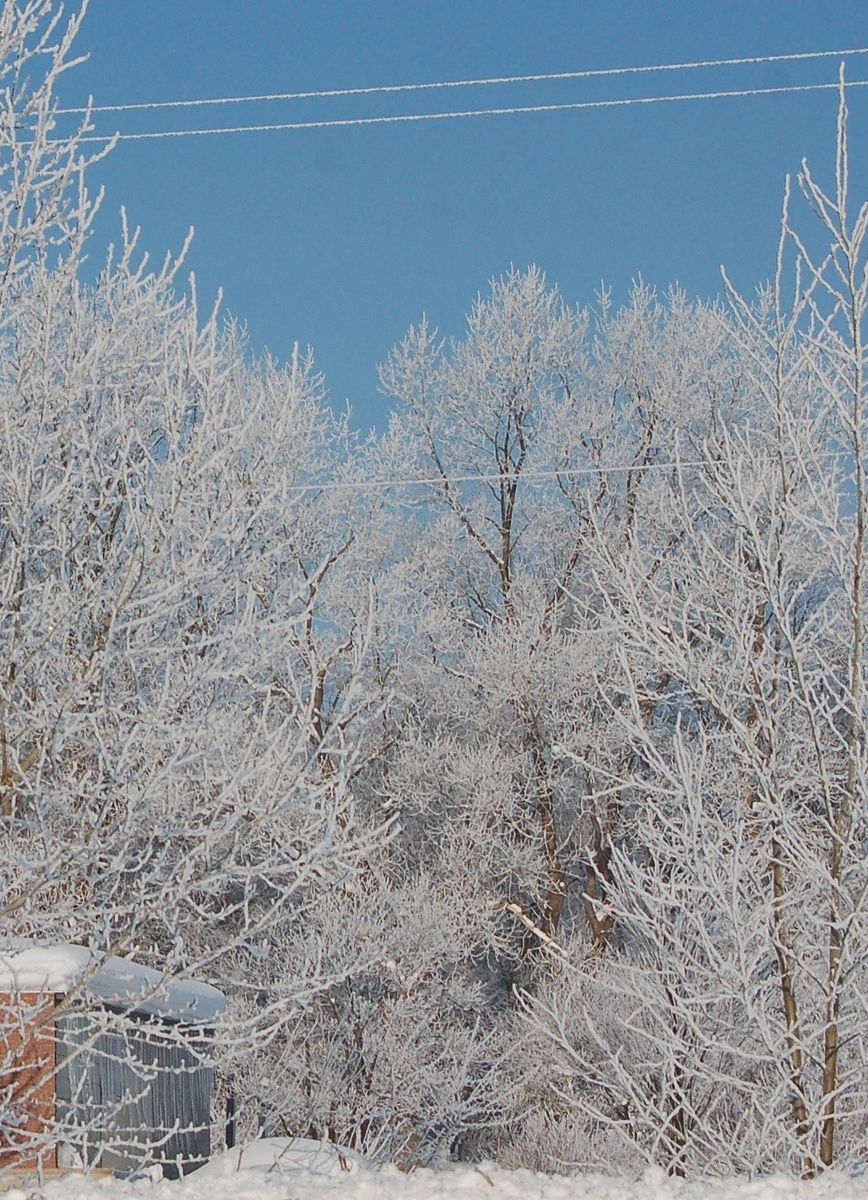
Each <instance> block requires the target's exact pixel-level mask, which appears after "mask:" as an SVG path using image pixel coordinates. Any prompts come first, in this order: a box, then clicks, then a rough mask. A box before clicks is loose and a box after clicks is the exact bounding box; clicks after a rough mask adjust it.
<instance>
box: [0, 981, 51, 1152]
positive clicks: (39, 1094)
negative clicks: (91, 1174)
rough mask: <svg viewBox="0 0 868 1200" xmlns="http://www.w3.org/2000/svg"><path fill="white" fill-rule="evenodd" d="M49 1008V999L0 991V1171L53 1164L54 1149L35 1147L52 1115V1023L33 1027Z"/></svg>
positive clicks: (35, 995)
mask: <svg viewBox="0 0 868 1200" xmlns="http://www.w3.org/2000/svg"><path fill="white" fill-rule="evenodd" d="M54 1007H55V998H54V996H53V995H45V994H39V993H36V992H16V993H10V992H0V1169H2V1168H4V1167H19V1166H21V1167H23V1166H28V1165H33V1164H35V1163H36V1162H37V1160H40V1161H41V1163H42V1166H43V1167H55V1166H56V1165H57V1155H56V1151H55V1149H54V1147H53V1146H52V1147H51V1148H50V1149H46V1148H45V1147H44V1143H43V1146H42V1148H40V1135H45V1134H46V1133H50V1131H51V1130H52V1127H53V1125H54V1121H55V1116H56V1103H55V1089H54V1083H55V1076H54V1067H55V1065H56V1061H57V1056H56V1046H55V1043H54V1022H53V1021H51V1020H49V1021H46V1022H45V1024H43V1025H40V1026H39V1028H38V1029H37V1028H35V1026H36V1024H37V1023H38V1021H39V1020H41V1019H42V1018H43V1017H44V1016H45V1014H46V1013H47V1012H51V1011H53V1010H54ZM10 1093H11V1094H10Z"/></svg>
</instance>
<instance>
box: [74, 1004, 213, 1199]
mask: <svg viewBox="0 0 868 1200" xmlns="http://www.w3.org/2000/svg"><path fill="white" fill-rule="evenodd" d="M57 1040H58V1048H57V1061H58V1063H59V1064H63V1065H61V1066H60V1070H59V1072H58V1075H57V1116H58V1121H59V1123H60V1125H61V1128H62V1130H63V1132H62V1134H61V1137H62V1139H63V1142H64V1143H65V1151H64V1153H63V1157H66V1158H71V1159H72V1160H74V1158H75V1157H76V1155H77V1156H78V1157H79V1158H80V1159H81V1161H82V1162H87V1163H88V1164H90V1165H92V1166H101V1167H110V1168H112V1169H114V1170H117V1171H133V1170H136V1169H138V1168H141V1167H144V1166H147V1165H149V1164H151V1163H160V1164H162V1166H163V1172H164V1174H165V1175H166V1176H168V1177H169V1178H176V1177H177V1176H178V1175H180V1174H187V1173H188V1172H189V1171H191V1170H194V1169H195V1168H196V1167H197V1166H201V1164H202V1163H203V1162H206V1161H207V1159H208V1158H209V1156H210V1153H211V1134H210V1104H211V1092H212V1089H213V1082H214V1079H213V1075H214V1073H213V1071H212V1070H211V1069H210V1068H209V1067H206V1066H202V1051H203V1049H204V1043H203V1042H202V1040H201V1037H200V1039H199V1041H198V1042H197V1041H196V1040H195V1039H194V1038H190V1037H188V1036H187V1035H186V1031H184V1030H183V1029H181V1028H180V1027H177V1026H171V1025H165V1024H161V1023H159V1022H157V1021H154V1020H152V1019H147V1018H141V1019H139V1018H137V1017H134V1016H133V1017H131V1016H129V1015H125V1014H124V1015H122V1014H115V1013H112V1012H110V1011H109V1010H103V1011H101V1012H72V1013H67V1014H64V1015H62V1016H60V1017H59V1018H58V1020H57ZM67 1058H68V1059H69V1061H68V1062H66V1061H65V1060H66V1059H67ZM69 1165H72V1163H71V1162H70V1164H69Z"/></svg>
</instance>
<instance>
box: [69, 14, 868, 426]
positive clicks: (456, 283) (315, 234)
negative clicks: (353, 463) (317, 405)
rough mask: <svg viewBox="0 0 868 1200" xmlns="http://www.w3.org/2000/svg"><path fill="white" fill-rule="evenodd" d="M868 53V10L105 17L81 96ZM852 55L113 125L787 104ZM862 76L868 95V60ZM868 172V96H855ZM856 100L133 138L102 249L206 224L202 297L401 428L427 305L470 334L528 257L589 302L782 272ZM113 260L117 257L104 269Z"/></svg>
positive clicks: (854, 74) (804, 99) (360, 409)
mask: <svg viewBox="0 0 868 1200" xmlns="http://www.w3.org/2000/svg"><path fill="white" fill-rule="evenodd" d="M865 44H868V9H866V3H865V0H837V2H836V3H834V4H831V3H821V2H819V0H750V2H748V0H728V2H727V3H725V4H724V3H720V0H714V2H712V0H655V2H653V3H652V2H650V0H632V2H628V0H497V2H496V3H495V2H494V0H292V2H290V0H183V3H181V2H180V0H148V2H147V3H131V2H129V0H92V4H91V8H90V12H89V15H88V17H87V20H86V23H85V27H84V30H83V33H82V38H81V41H80V43H79V49H80V50H81V51H85V52H88V53H89V55H90V58H89V61H88V62H87V63H86V64H85V65H84V66H83V67H80V68H78V70H77V71H76V72H75V73H74V74H72V75H70V76H68V77H67V79H66V81H65V83H64V89H63V93H62V98H63V100H64V102H66V103H75V102H77V101H79V100H80V99H81V98H82V97H84V96H86V95H87V94H88V93H89V92H90V93H92V94H93V96H94V98H95V102H96V103H98V104H99V103H102V104H108V103H119V102H132V101H143V100H158V99H167V98H190V97H199V96H220V95H227V94H238V93H251V92H268V91H287V90H308V89H311V90H314V89H324V88H332V87H338V88H340V87H354V86H365V85H373V84H388V83H401V82H415V81H423V80H437V79H461V78H467V77H480V76H489V75H504V74H507V75H513V74H520V73H521V74H524V73H537V72H550V71H569V70H580V69H583V68H593V67H612V66H621V65H627V64H643V63H649V64H650V63H662V62H674V61H678V60H684V59H698V58H701V59H705V58H719V57H735V56H742V55H753V54H777V53H786V52H792V51H801V50H814V49H833V48H842V47H848V46H860V45H865ZM836 71H837V64H836V63H835V62H833V61H831V60H826V61H821V62H818V63H806V64H781V65H774V66H772V65H766V66H755V67H737V68H725V69H717V70H714V71H704V72H684V73H668V74H665V75H663V76H644V77H639V78H634V79H614V80H603V81H600V80H592V81H584V82H581V81H579V82H561V83H549V84H523V85H511V86H506V87H498V88H473V89H468V90H467V91H455V92H450V93H444V92H440V93H428V94H425V93H420V94H416V95H410V96H406V95H405V96H393V97H390V98H389V97H387V98H383V97H363V98H345V99H327V100H322V99H321V100H317V101H304V102H296V103H294V104H291V105H290V104H252V105H241V106H238V107H237V108H230V107H221V108H217V109H213V110H208V109H198V110H196V109H189V110H183V109H182V110H176V111H169V112H166V113H158V114H153V113H150V114H147V113H146V114H124V115H117V116H114V115H113V116H110V117H107V118H104V119H102V120H101V122H100V125H99V126H98V127H99V129H100V130H103V129H106V130H107V131H111V130H112V129H114V128H123V129H127V130H138V129H156V128H166V129H168V128H174V127H177V126H179V125H180V124H187V125H202V124H212V125H224V124H236V123H257V122H263V121H280V120H295V119H308V118H311V119H313V118H318V117H335V116H364V115H374V114H380V113H387V112H410V111H425V110H428V111H436V110H438V109H442V108H444V107H447V106H453V107H455V108H469V107H488V106H492V105H498V106H500V105H504V104H528V103H531V104H532V103H547V102H554V103H557V102H567V101H571V100H580V99H585V98H588V99H593V98H597V97H616V96H628V95H636V96H638V95H653V94H657V93H662V92H677V91H704V90H712V89H718V88H726V89H729V88H739V87H764V86H775V85H779V84H787V83H796V82H818V81H826V80H832V79H834V78H835V75H836ZM849 74H850V76H851V78H853V79H856V78H863V79H868V55H866V56H862V57H859V58H854V59H852V61H851V64H850V67H849ZM851 110H852V113H853V145H854V148H855V154H856V167H857V171H856V179H857V184H858V185H860V193H861V194H860V196H859V198H860V199H861V198H862V196H864V195H866V194H868V187H866V183H868V170H865V169H864V168H865V153H864V149H863V148H864V146H865V145H866V134H868V88H865V89H863V90H861V91H860V90H857V91H854V92H853V93H852V95H851ZM834 114H835V99H834V97H833V95H832V94H831V93H827V94H823V93H808V94H806V95H788V96H779V97H761V98H755V99H738V100H734V99H729V100H719V101H712V102H701V103H693V104H680V105H652V106H647V107H634V108H629V109H620V110H619V109H608V110H600V111H589V112H566V113H553V114H541V115H522V116H507V117H497V118H484V119H473V120H463V121H446V122H431V123H419V124H408V125H398V126H396V125H385V126H373V127H367V128H355V129H353V128H350V129H328V130H310V131H300V132H283V133H259V134H244V135H234V136H229V137H219V138H187V139H179V140H165V141H155V142H143V143H141V142H140V143H137V142H132V143H127V144H125V145H121V146H120V147H119V148H118V149H117V150H115V152H114V154H113V155H112V156H111V157H110V159H109V160H107V161H106V163H104V164H103V165H101V166H100V167H99V168H98V169H97V170H96V172H95V175H96V178H97V179H98V180H99V181H100V182H102V183H104V184H105V186H106V189H107V199H106V208H105V210H104V212H103V214H102V216H101V218H100V222H99V224H98V227H97V231H96V245H97V246H98V247H101V246H102V245H104V244H105V243H106V242H107V241H109V240H110V239H111V238H112V237H114V236H115V234H116V231H117V225H118V222H117V213H118V210H119V208H120V206H121V205H126V206H127V208H128V211H129V213H130V216H131V219H132V220H133V221H134V222H136V223H138V224H140V225H142V227H143V235H144V244H145V246H146V247H147V248H148V249H150V250H152V251H153V252H154V253H157V254H158V255H160V256H161V255H162V253H163V252H164V251H165V250H166V249H167V248H169V247H177V246H178V245H179V244H180V242H181V241H182V239H183V236H184V233H185V231H186V229H187V227H188V226H190V225H193V226H195V228H196V240H195V243H194V249H193V252H192V256H191V259H190V264H191V266H192V267H193V268H194V269H195V271H196V274H197V277H198V280H199V285H200V291H201V294H202V296H203V299H208V298H210V297H211V296H212V295H213V293H214V292H215V291H216V289H217V287H218V286H220V285H222V287H223V289H224V293H225V298H226V299H225V305H226V309H227V311H229V312H231V313H232V314H233V315H234V316H236V317H238V318H239V319H240V320H242V321H243V322H244V323H245V324H246V325H247V327H248V330H249V334H250V339H251V343H252V345H253V347H254V349H256V350H262V349H265V348H268V349H269V350H271V351H272V352H273V353H275V354H276V355H277V356H278V357H280V358H286V357H288V356H289V354H290V353H291V348H292V344H293V342H294V341H296V340H298V341H300V342H301V343H302V344H303V345H305V344H308V343H309V344H311V345H312V346H313V348H314V351H315V355H316V358H317V361H318V364H319V366H320V368H321V369H322V370H323V371H324V372H325V375H326V378H327V381H328V384H329V387H330V390H331V394H332V399H333V401H334V402H335V403H336V404H337V405H338V406H339V407H340V406H342V405H343V404H344V402H345V401H346V400H347V399H349V401H350V403H351V405H352V408H353V411H354V413H355V417H356V420H357V422H358V423H359V424H360V425H362V426H367V425H370V424H375V425H379V426H382V424H383V422H384V418H385V414H386V411H387V406H386V401H385V400H384V398H382V397H381V396H379V395H378V392H377V377H376V364H377V362H378V361H381V360H382V359H383V358H384V357H385V355H386V354H387V353H388V351H389V348H390V347H391V345H392V344H393V343H394V342H395V341H396V340H398V339H399V338H400V337H401V336H402V335H403V333H404V332H405V330H406V328H407V326H408V325H409V324H410V323H411V322H413V321H416V320H417V319H418V317H419V316H420V314H421V313H422V312H423V311H424V312H427V313H428V315H429V317H430V319H431V320H432V321H433V322H434V323H435V324H437V325H438V326H439V327H440V328H441V329H442V330H443V331H444V332H446V333H450V334H451V333H460V331H461V329H462V326H463V320H464V315H465V313H466V311H467V309H468V307H469V305H470V303H471V301H472V299H473V297H474V296H475V295H476V294H477V293H478V292H479V291H480V290H484V289H485V287H486V284H487V281H488V279H489V278H490V277H491V276H492V275H494V274H499V273H501V272H502V271H503V270H505V269H506V268H507V267H508V266H509V264H510V263H514V264H516V265H517V266H520V267H524V266H526V265H527V264H529V263H531V262H536V263H538V264H539V265H540V266H541V267H543V268H544V269H545V271H546V272H547V274H548V277H549V280H550V281H552V282H556V283H557V284H558V285H559V286H560V288H561V290H562V292H563V293H564V295H565V296H566V297H567V298H568V299H569V300H570V301H579V302H582V303H590V302H592V301H593V297H594V293H595V290H596V289H597V288H598V286H599V284H600V281H601V280H605V281H606V282H607V283H608V284H610V285H611V286H612V287H613V289H614V294H615V297H616V299H622V298H624V296H625V295H626V292H627V289H628V287H629V284H630V280H631V279H632V278H634V277H635V276H637V275H639V274H641V275H642V276H643V277H644V278H645V279H646V280H648V281H650V282H652V283H654V284H655V285H658V286H660V287H665V286H666V285H667V284H668V283H670V282H674V281H677V282H679V283H681V284H682V285H683V286H684V287H686V288H687V290H688V291H689V292H690V293H691V294H693V295H702V296H712V295H716V294H718V292H719V286H720V285H719V265H720V263H721V262H724V263H726V264H727V266H728V268H729V269H730V271H731V274H732V275H733V276H734V278H735V280H736V281H737V282H738V283H739V285H740V286H742V287H743V288H746V289H749V288H751V287H752V286H753V285H754V284H755V283H757V282H758V281H760V280H762V279H764V278H767V277H768V275H769V273H770V270H771V266H772V262H773V253H774V244H775V237H776V225H777V220H778V213H779V207H780V195H781V186H782V182H783V178H784V175H785V173H786V172H787V171H788V170H789V171H792V170H795V169H797V168H798V164H799V160H800V157H801V156H802V155H803V154H806V155H807V156H808V157H809V158H810V160H811V161H812V164H813V165H814V166H815V167H816V168H818V169H819V170H820V173H821V175H822V176H823V177H824V178H826V179H828V178H829V173H830V169H831V166H832V154H833V135H834ZM96 252H97V250H96V247H95V253H96Z"/></svg>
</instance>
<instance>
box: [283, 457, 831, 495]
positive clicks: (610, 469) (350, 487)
mask: <svg viewBox="0 0 868 1200" xmlns="http://www.w3.org/2000/svg"><path fill="white" fill-rule="evenodd" d="M817 457H818V458H822V459H827V458H848V457H852V454H851V451H849V450H825V451H820V452H819V454H818V455H817ZM790 460H791V461H794V462H795V461H798V459H797V457H796V456H795V455H791V456H790ZM731 462H732V459H731V458H704V459H695V460H692V461H691V460H685V459H681V458H676V459H670V460H668V461H666V462H661V461H655V462H651V463H644V464H641V463H613V464H610V465H608V466H598V467H590V466H589V467H560V468H544V469H540V470H533V469H531V470H527V469H525V470H522V471H521V472H519V473H518V475H516V473H515V472H508V471H495V472H491V473H485V472H481V473H479V474H475V473H467V474H462V475H448V474H446V475H425V476H420V475H408V476H405V477H403V478H400V477H399V478H393V479H344V480H340V479H338V480H334V479H331V480H325V481H323V482H322V483H299V484H290V485H289V486H288V487H287V488H286V491H287V492H290V493H293V494H295V493H306V492H340V491H350V492H352V491H355V492H370V491H381V490H385V491H388V490H389V489H390V488H404V487H441V488H442V487H443V486H444V485H445V486H451V485H453V484H456V485H457V484H463V483H503V482H507V481H513V482H515V481H516V480H517V479H519V478H520V479H523V480H526V481H529V482H533V481H534V480H538V479H560V478H563V477H568V478H571V479H572V478H580V477H584V476H587V475H594V476H598V475H618V474H623V475H626V474H629V473H630V472H631V471H639V472H643V473H644V472H645V471H654V470H673V469H676V468H679V469H693V468H699V467H714V466H717V467H720V466H726V465H727V464H729V463H731Z"/></svg>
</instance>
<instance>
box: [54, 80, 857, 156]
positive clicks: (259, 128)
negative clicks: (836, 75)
mask: <svg viewBox="0 0 868 1200" xmlns="http://www.w3.org/2000/svg"><path fill="white" fill-rule="evenodd" d="M846 86H847V88H848V89H850V88H861V87H868V79H856V80H850V81H848V83H847V85H846ZM832 90H834V91H839V90H840V84H839V83H837V82H836V83H802V84H786V85H782V86H780V87H765V88H740V89H738V90H733V91H714V92H687V93H679V94H677V95H661V96H631V97H625V98H623V99H616V100H577V101H574V102H572V103H563V104H521V105H507V106H503V107H501V108H475V109H464V110H447V111H444V112H434V113H398V114H393V115H390V116H381V117H336V118H328V119H322V120H314V121H279V122H273V123H267V124H259V125H229V126H219V127H216V128H213V129H208V128H202V129H162V130H148V131H145V132H142V133H113V134H85V135H83V136H81V137H79V138H77V139H76V140H77V141H78V142H113V141H118V142H142V141H152V140H157V139H160V138H185V137H220V136H225V135H227V134H235V133H275V132H278V131H281V130H301V129H336V128H348V127H351V126H362V125H396V124H403V123H406V122H414V121H449V120H460V119H462V118H467V117H499V116H508V115H512V114H517V113H548V112H568V111H577V110H580V109H601V108H628V107H631V106H633V105H649V104H672V103H678V102H686V101H694V100H723V99H729V98H735V97H747V96H779V95H784V94H785V93H793V92H821V91H832Z"/></svg>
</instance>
